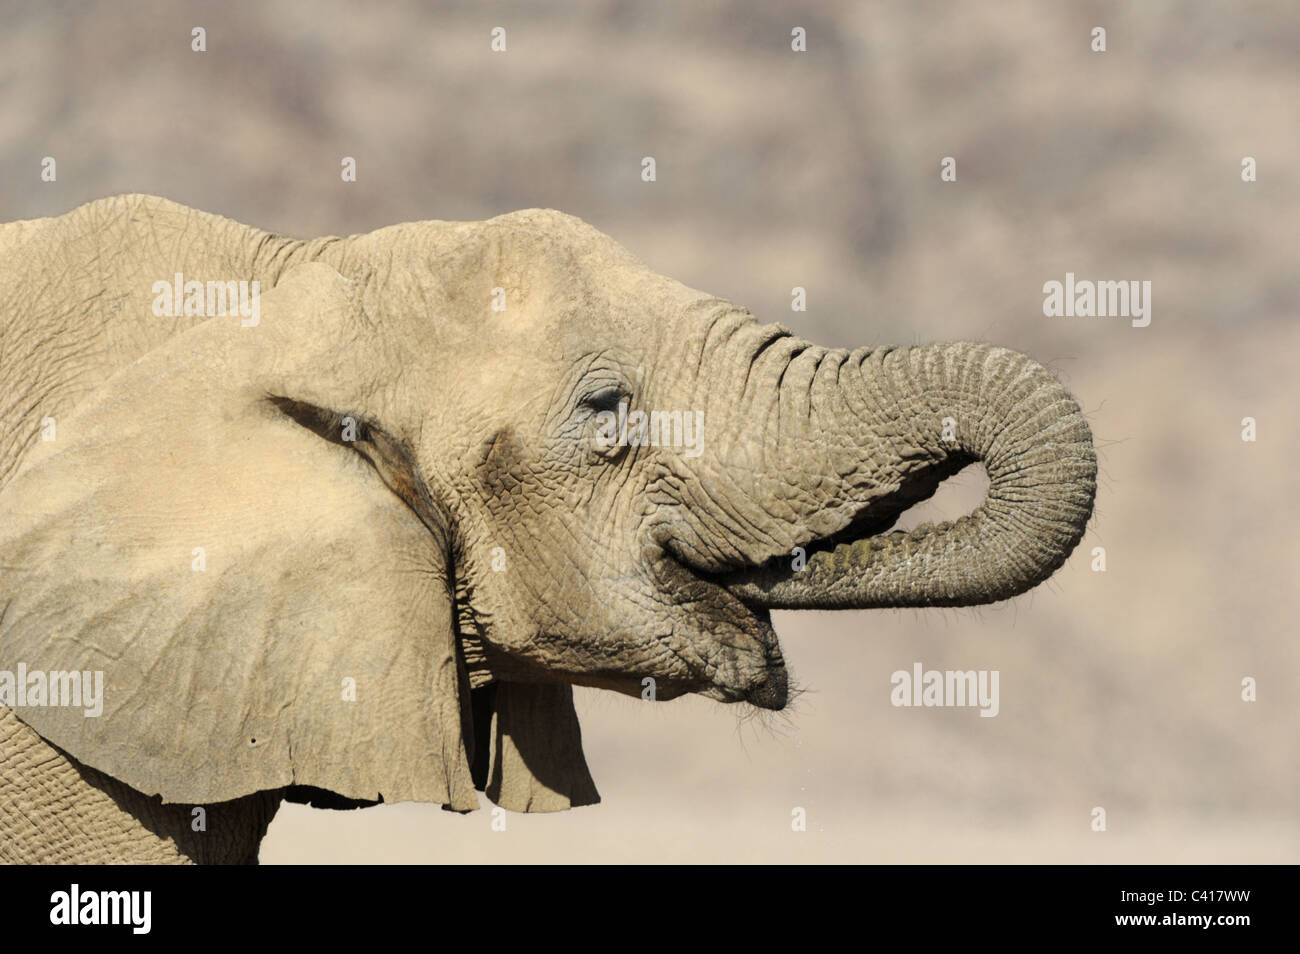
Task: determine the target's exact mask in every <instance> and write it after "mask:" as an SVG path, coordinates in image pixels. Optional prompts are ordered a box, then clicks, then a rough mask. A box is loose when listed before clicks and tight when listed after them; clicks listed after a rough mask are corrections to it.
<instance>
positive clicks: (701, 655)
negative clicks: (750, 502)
mask: <svg viewBox="0 0 1300 954" xmlns="http://www.w3.org/2000/svg"><path fill="white" fill-rule="evenodd" d="M664 556H665V560H664V564H665V569H664V572H665V575H666V577H667V579H665V580H664V581H663V582H664V583H665V584H666V585H667V587H668V588H669V590H670V591H672V592H673V594H674V597H673V598H674V600H675V601H676V602H677V603H678V605H684V606H687V607H689V608H690V609H691V610H692V612H693V614H694V622H695V624H696V625H695V628H696V629H697V631H698V632H700V633H701V634H702V635H703V637H704V638H703V640H702V641H700V640H690V639H688V640H680V639H678V638H676V637H675V636H674V635H671V634H670V635H668V636H666V637H663V640H662V641H663V642H664V644H665V646H666V647H667V648H668V650H669V651H670V652H671V653H672V654H673V655H674V656H676V657H677V659H678V660H679V661H680V662H681V663H682V665H683V666H684V667H685V668H686V669H687V670H688V671H689V672H690V674H691V675H690V676H689V677H688V678H687V679H685V680H672V681H670V682H669V684H668V685H667V686H665V687H664V688H665V690H666V691H664V692H661V693H660V697H661V698H664V699H669V698H673V697H674V696H676V695H681V694H684V693H687V692H691V693H695V694H697V695H702V696H704V697H706V698H709V699H714V700H717V701H718V702H728V703H730V702H748V703H749V704H751V705H753V706H756V707H758V708H760V709H772V710H780V709H783V708H785V705H786V702H787V701H788V699H789V690H790V679H789V673H788V671H787V670H786V665H785V658H784V656H783V655H782V653H781V646H780V643H779V641H778V639H777V635H776V630H775V629H774V628H773V627H772V614H771V611H770V610H769V609H768V608H767V607H764V606H757V605H753V604H750V603H747V602H745V601H744V600H742V599H740V598H739V597H737V596H736V595H734V594H733V593H731V592H730V590H728V589H727V587H726V586H724V585H723V584H722V583H721V582H720V581H718V580H716V579H712V578H710V574H708V573H702V572H701V571H699V570H697V569H695V568H693V567H691V566H689V565H688V564H686V563H685V561H683V560H682V559H681V558H680V557H678V556H677V555H675V554H673V553H672V552H671V550H669V549H665V551H664Z"/></svg>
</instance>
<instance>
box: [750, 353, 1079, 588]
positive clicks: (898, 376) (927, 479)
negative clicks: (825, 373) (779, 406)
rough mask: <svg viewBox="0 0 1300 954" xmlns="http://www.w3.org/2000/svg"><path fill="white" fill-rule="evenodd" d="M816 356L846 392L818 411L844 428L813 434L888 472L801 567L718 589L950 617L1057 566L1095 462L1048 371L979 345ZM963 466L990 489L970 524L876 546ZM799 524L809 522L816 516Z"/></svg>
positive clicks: (1068, 400)
mask: <svg viewBox="0 0 1300 954" xmlns="http://www.w3.org/2000/svg"><path fill="white" fill-rule="evenodd" d="M827 356H831V357H834V358H835V360H836V361H838V362H839V364H838V365H837V367H836V369H835V376H834V380H835V382H836V387H837V388H839V389H841V390H842V391H844V392H846V393H841V394H840V395H838V396H837V397H835V398H834V399H833V400H826V399H823V400H822V401H821V402H820V403H821V404H822V405H823V406H834V407H836V408H838V409H839V410H838V411H837V413H839V414H840V415H842V416H844V417H846V418H847V419H842V420H839V421H838V422H830V421H827V420H825V418H824V417H823V418H822V419H821V420H818V421H817V422H816V424H815V425H811V426H816V427H820V428H830V427H835V428H836V429H837V430H838V432H839V433H840V434H844V433H849V434H853V435H855V438H854V439H855V440H856V441H857V442H858V445H859V447H860V448H861V451H862V454H863V456H864V458H865V459H869V460H871V461H873V462H878V461H879V460H880V459H881V458H882V457H883V458H884V459H885V461H886V464H885V465H884V466H875V467H874V469H872V470H871V471H870V474H871V477H872V479H871V481H870V482H869V485H868V484H867V483H864V482H862V481H859V488H860V489H861V488H865V489H862V492H863V498H862V501H863V502H862V505H861V509H860V511H859V516H858V517H857V518H855V519H854V520H853V521H852V522H851V523H850V524H849V525H848V526H846V527H844V528H843V529H841V530H840V531H839V532H837V533H835V534H833V535H831V536H830V537H823V538H821V539H820V540H818V539H812V540H810V541H809V542H808V544H807V547H808V553H807V563H806V566H804V567H803V568H802V569H798V570H796V569H794V566H793V564H794V561H793V560H792V559H791V558H789V557H784V558H776V559H774V560H770V561H768V562H766V563H764V564H763V565H762V566H759V567H756V568H754V569H750V570H745V571H741V572H737V573H733V574H730V575H729V576H728V577H727V578H726V585H727V587H728V589H730V590H731V591H732V592H733V593H734V594H735V595H737V596H739V597H740V598H741V599H743V600H745V601H746V602H747V603H750V604H751V605H755V606H763V607H768V608H772V609H779V608H787V609H810V608H811V609H858V608H870V607H884V606H960V605H972V604H977V603H988V602H993V601H996V600H1001V599H1007V598H1009V597H1012V596H1015V595H1016V594H1018V593H1022V592H1024V591H1025V590H1028V589H1029V588H1031V587H1033V586H1035V585H1036V584H1038V583H1040V582H1042V581H1043V580H1045V579H1046V578H1047V577H1048V576H1050V575H1051V574H1052V572H1054V571H1055V570H1056V569H1057V568H1058V567H1059V566H1060V565H1061V564H1062V563H1063V562H1064V561H1065V559H1066V557H1068V556H1069V554H1070V552H1071V551H1072V550H1073V549H1074V547H1075V545H1076V544H1077V543H1078V542H1079V540H1080V538H1081V537H1082V536H1083V532H1084V528H1085V526H1086V524H1087V521H1088V518H1089V516H1090V515H1091V513H1092V504H1093V496H1094V493H1095V490H1096V475H1097V461H1096V454H1095V452H1094V450H1093V445H1092V437H1091V434H1090V432H1089V429H1088V425H1087V422H1086V421H1085V420H1084V417H1083V414H1082V412H1081V411H1080V409H1079V406H1078V404H1076V403H1075V401H1074V399H1073V398H1072V397H1071V396H1070V394H1069V393H1068V392H1067V391H1066V390H1065V388H1064V387H1062V386H1061V384H1060V382H1059V381H1057V379H1056V378H1055V376H1054V375H1052V374H1051V372H1049V371H1047V370H1046V369H1045V368H1043V367H1042V366H1041V365H1039V364H1038V363H1036V362H1035V361H1033V360H1032V359H1030V358H1027V357H1025V356H1024V355H1021V354H1017V353H1016V352H1013V351H1008V350H1006V349H1004V348H997V347H992V346H988V345H981V344H965V343H958V344H943V345H932V346H926V347H918V348H906V349H876V350H871V351H861V352H853V353H852V354H848V355H845V354H843V353H839V354H835V353H824V354H823V355H822V356H820V357H819V360H821V361H824V360H825V357H827ZM805 403H806V402H805ZM813 403H814V404H816V403H818V402H817V400H816V397H815V392H814V402H813ZM864 417H865V418H866V419H865V420H864ZM813 420H816V418H815V417H814V418H813ZM864 435H869V437H868V436H864ZM973 461H982V462H983V463H984V466H985V467H986V469H987V470H988V475H989V482H990V483H989V489H988V496H987V498H986V499H985V500H984V502H983V503H982V504H981V505H980V507H979V508H978V509H976V510H975V511H974V512H973V513H971V514H969V515H967V516H964V517H962V518H961V519H959V520H956V521H954V522H951V523H941V524H937V525H927V526H923V527H919V528H917V529H915V530H911V531H906V532H902V531H897V532H892V533H883V534H879V531H880V530H883V529H885V527H886V526H888V524H889V523H891V522H892V520H893V518H894V517H895V516H896V515H897V513H898V512H899V511H900V510H901V508H902V507H905V506H907V505H909V504H910V503H911V502H913V501H914V500H916V499H920V498H923V497H925V496H928V495H929V494H930V493H932V492H933V490H934V488H935V486H937V484H938V482H939V480H941V479H942V478H943V477H945V476H947V475H949V474H951V473H954V472H955V471H956V470H957V469H959V468H960V467H962V466H964V465H965V464H967V463H970V462H973ZM827 476H828V478H830V479H831V480H833V479H834V477H835V476H836V475H834V474H829V475H827ZM882 486H883V489H885V490H886V491H887V492H886V493H883V494H882ZM841 494H842V492H841ZM837 503H838V502H837ZM806 518H807V519H808V520H809V522H814V523H815V520H816V518H815V515H813V514H807V515H806ZM877 534H878V535H877Z"/></svg>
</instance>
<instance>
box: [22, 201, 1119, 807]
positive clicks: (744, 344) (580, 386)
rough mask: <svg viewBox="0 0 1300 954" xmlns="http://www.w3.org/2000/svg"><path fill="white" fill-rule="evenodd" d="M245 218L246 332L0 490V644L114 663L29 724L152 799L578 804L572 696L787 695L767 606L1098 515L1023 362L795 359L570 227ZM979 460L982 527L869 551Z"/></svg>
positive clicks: (1046, 553)
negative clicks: (264, 222) (339, 232)
mask: <svg viewBox="0 0 1300 954" xmlns="http://www.w3.org/2000/svg"><path fill="white" fill-rule="evenodd" d="M228 225H229V223H228ZM248 232H249V235H248V237H247V238H246V239H244V240H243V241H245V242H247V244H248V246H249V248H250V249H251V251H250V253H249V256H248V259H247V261H248V262H249V265H248V268H249V271H248V272H247V274H239V275H231V274H215V275H209V276H206V277H209V278H218V279H233V278H244V277H252V276H253V275H255V274H261V275H262V276H263V278H264V279H265V284H266V287H268V288H269V287H270V286H271V285H274V289H273V290H270V291H268V292H267V293H266V294H265V296H264V299H263V300H262V303H261V317H260V321H259V322H258V323H257V324H256V325H255V326H251V327H246V326H245V325H246V324H247V323H246V322H241V321H240V320H239V319H238V318H237V317H213V318H209V319H207V320H203V321H196V322H194V323H192V324H191V325H189V326H187V327H183V328H181V329H179V330H178V331H177V332H176V333H175V334H173V335H171V337H169V338H168V339H167V340H166V341H164V342H163V343H161V344H159V345H158V346H156V347H151V348H150V349H148V350H147V351H146V352H145V353H144V354H143V355H142V356H140V357H138V358H137V359H136V360H134V361H133V362H131V363H129V364H127V365H126V366H124V367H122V368H120V369H119V370H117V371H116V372H115V373H114V374H113V375H112V376H111V377H109V378H108V379H107V380H105V381H104V382H103V383H102V384H101V385H100V386H98V387H97V388H96V389H95V390H94V391H93V393H91V394H89V395H88V396H87V397H86V398H85V399H84V400H82V401H81V402H80V403H79V404H78V405H77V407H76V409H75V412H74V413H72V414H71V415H70V416H68V417H67V419H66V420H63V421H60V423H59V437H58V440H57V441H55V442H52V443H50V444H48V445H40V446H38V447H37V448H36V449H35V450H34V451H33V452H31V453H30V454H29V455H28V456H27V458H26V459H25V460H24V462H23V464H22V466H21V467H20V468H19V469H18V470H17V472H16V474H15V475H14V476H13V478H12V479H11V480H10V481H9V482H8V484H7V485H4V486H3V487H2V488H0V567H3V570H4V576H3V582H2V583H0V607H4V612H3V614H2V615H0V648H3V649H4V658H5V659H23V660H26V662H27V665H28V666H29V668H30V667H34V666H45V667H47V668H50V669H60V670H72V669H77V670H104V671H105V673H106V680H107V685H106V690H105V700H104V706H105V709H104V715H103V716H102V717H101V718H99V719H86V718H83V717H81V713H79V712H76V711H75V710H67V709H62V710H61V709H56V708H46V709H27V710H23V711H22V712H21V713H20V714H21V716H22V718H23V719H24V720H25V721H27V722H28V723H29V724H31V725H32V726H33V727H34V728H36V729H37V731H39V732H40V733H41V734H42V735H43V736H45V737H46V738H47V739H49V740H50V741H52V742H53V743H55V744H57V745H59V746H61V747H63V748H64V749H66V750H67V751H68V752H70V753H71V754H72V755H73V756H75V757H76V758H78V759H80V760H82V761H84V762H87V763H88V764H91V765H93V766H95V767H96V768H99V769H101V770H103V771H105V772H108V773H109V774H111V775H115V776H116V777H118V778H121V779H123V780H125V781H126V782H127V783H128V784H130V785H132V786H133V787H135V788H137V789H139V790H141V791H143V792H146V793H153V792H160V793H162V794H163V796H164V798H165V799H167V800H169V801H189V802H200V801H202V802H207V801H216V800H222V799H228V798H234V797H237V796H241V795H244V794H247V793H249V792H252V791H258V790H262V789H268V788H275V787H279V786H286V785H307V786H315V787H319V788H324V789H328V790H330V791H332V792H336V793H338V794H340V795H342V796H344V797H346V798H354V799H369V800H374V799H378V798H381V797H382V798H383V799H386V800H389V801H393V800H403V799H417V800H425V801H436V802H442V803H444V804H446V805H449V806H451V807H452V808H456V809H466V808H471V807H473V806H474V805H475V804H476V799H475V797H474V794H473V789H474V788H475V787H476V786H477V787H484V786H486V787H487V789H488V793H489V795H491V796H492V797H493V798H494V799H496V800H497V801H498V802H499V803H501V804H504V805H507V807H512V808H519V809H529V810H548V809H554V808H564V807H568V806H569V805H575V804H585V803H588V802H591V801H594V800H596V795H595V789H594V786H593V785H592V783H591V779H590V777H589V775H588V774H587V770H586V766H585V763H584V762H583V757H582V752H581V744H580V738H579V732H578V726H577V720H576V717H575V715H574V712H573V707H572V699H571V688H570V687H571V686H572V685H585V686H595V687H601V688H606V689H612V690H617V691H620V692H624V693H629V694H634V695H638V696H645V695H651V694H652V695H653V696H654V697H655V698H658V699H670V698H673V697H675V696H679V695H681V694H683V693H690V692H694V693H701V694H704V695H707V696H709V697H712V698H715V699H718V700H721V701H726V702H742V701H743V702H748V703H751V704H753V705H756V706H760V707H764V708H770V709H780V708H782V707H783V706H784V705H785V703H786V699H787V688H788V687H787V675H786V669H785V664H784V661H783V658H782V653H781V649H780V647H779V645H778V641H777V637H776V634H775V632H774V631H773V628H772V625H771V622H770V619H769V611H770V610H771V609H773V608H787V609H832V608H868V607H880V606H940V605H943V606H958V605H973V604H978V603H985V602H990V601H994V600H1000V599H1005V598H1008V597H1011V596H1014V595H1015V594H1017V593H1020V592H1023V591H1024V590H1026V589H1028V588H1030V587H1032V586H1034V585H1036V584H1037V583H1039V582H1041V581H1042V580H1043V579H1045V578H1046V577H1047V576H1048V575H1050V574H1051V573H1052V572H1053V571H1054V570H1055V569H1056V568H1057V567H1059V566H1060V565H1061V563H1062V562H1063V561H1064V560H1065V559H1066V557H1067V556H1068V555H1069V553H1070V552H1071V550H1072V549H1073V548H1074V546H1075V545H1076V543H1077V542H1078V541H1079V539H1080V537H1081V535H1082V533H1083V531H1084V527H1085V524H1086V522H1087V520H1088V518H1089V515H1090V513H1091V509H1092V500H1093V493H1094V487H1095V476H1096V461H1095V455H1094V452H1093V448H1092V443H1091V438H1090V434H1089V430H1088V426H1087V424H1086V423H1085V421H1084V418H1083V415H1082V414H1081V412H1080V410H1079V408H1078V406H1077V405H1076V403H1075V401H1074V400H1073V399H1072V398H1071V397H1070V395H1069V394H1068V393H1067V392H1066V391H1065V390H1064V389H1063V388H1062V387H1061V385H1060V384H1059V383H1058V382H1057V380H1056V379H1055V378H1054V377H1053V376H1052V375H1051V374H1050V373H1049V372H1048V371H1046V370H1045V369H1043V368H1042V367H1041V366H1039V365H1038V364H1036V363H1035V362H1033V361H1032V360H1030V359H1029V358H1026V357H1024V356H1022V355H1019V354H1016V353H1014V352H1011V351H1007V350H1005V349H1002V348H997V347H992V346H988V345H983V344H942V345H934V346H927V347H914V348H901V349H895V348H867V349H859V350H855V351H844V350H834V349H827V348H821V347H817V346H815V345H812V344H810V343H808V342H807V341H804V340H802V339H800V338H798V337H795V336H793V335H792V334H790V332H788V331H787V330H786V329H784V328H782V327H780V326H779V325H771V324H759V323H758V322H757V321H756V320H755V319H754V318H753V317H752V316H751V315H750V314H749V313H748V312H746V311H744V310H743V309H741V308H738V307H736V306H734V305H732V304H730V303H728V302H726V301H722V300H719V299H717V298H714V297H711V296H709V295H705V294H702V293H700V292H696V291H693V290H691V289H689V288H687V287H685V286H683V285H681V284H679V283H677V282H675V281H672V280H670V279H667V278H664V277H662V276H659V275H656V274H654V273H653V272H651V271H649V270H648V269H647V268H646V267H645V266H643V265H642V264H641V263H640V262H638V261H637V260H636V259H635V258H633V257H632V256H631V255H630V254H628V253H627V252H626V251H625V250H623V249H622V248H621V247H620V246H619V245H617V244H616V243H615V242H613V241H612V240H611V239H609V238H607V237H606V236H604V235H602V234H601V233H599V232H597V231H596V230H594V229H592V228H591V227H589V226H587V225H585V224H584V223H582V222H580V221H579V220H577V219H574V218H572V217H570V216H566V215H563V214H560V213H556V212H549V211H528V212H520V213H515V214H511V215H506V216H501V217H499V218H495V219H492V220H489V221H486V222H481V223H446V222H421V223H414V224H408V225H401V226H395V227H392V228H388V229H383V230H380V231H378V232H374V233H370V234H368V235H362V236H354V237H352V238H350V239H340V240H325V241H317V242H313V243H302V242H291V241H288V240H283V239H276V238H274V237H271V236H267V235H266V234H265V233H255V232H253V230H248ZM224 234H226V235H227V239H226V240H227V241H229V233H224ZM254 247H255V248H254ZM228 260H229V256H227V258H226V259H223V261H228ZM146 277H149V278H157V277H168V276H146ZM117 320H118V321H122V320H124V319H122V318H121V317H120V315H119V317H118V318H117ZM141 320H146V319H141ZM974 461H983V462H984V464H985V466H986V467H987V469H988V472H989V476H990V487H989V492H988V497H987V499H986V500H985V501H984V503H983V504H982V505H981V506H980V507H979V508H978V509H977V510H976V511H975V512H974V513H972V514H970V515H969V516H966V517H963V518H961V519H959V520H957V521H956V522H955V523H952V524H943V525H938V526H925V527H921V528H919V529H917V530H913V531H910V532H905V533H904V532H889V528H890V527H891V525H892V524H893V522H894V521H895V519H896V517H897V516H898V515H899V514H900V513H901V512H902V511H903V510H904V509H906V508H907V507H908V506H910V505H911V504H913V503H915V502H917V501H919V500H921V499H923V498H925V497H927V496H928V495H930V494H931V493H933V492H934V490H935V488H936V487H937V486H938V484H939V482H940V481H941V480H943V479H944V478H945V477H946V476H948V475H951V474H953V473H955V472H956V471H957V470H958V469H960V468H961V467H962V466H964V465H966V464H968V463H970V462H974ZM792 552H793V554H794V555H793V556H792ZM648 688H650V689H651V690H652V692H647V689H648ZM489 754H490V758H489Z"/></svg>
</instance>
